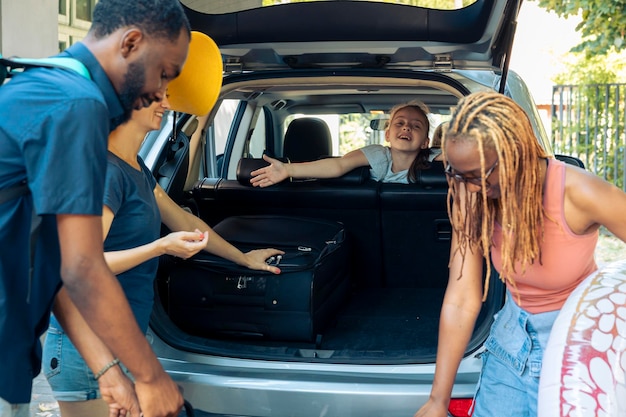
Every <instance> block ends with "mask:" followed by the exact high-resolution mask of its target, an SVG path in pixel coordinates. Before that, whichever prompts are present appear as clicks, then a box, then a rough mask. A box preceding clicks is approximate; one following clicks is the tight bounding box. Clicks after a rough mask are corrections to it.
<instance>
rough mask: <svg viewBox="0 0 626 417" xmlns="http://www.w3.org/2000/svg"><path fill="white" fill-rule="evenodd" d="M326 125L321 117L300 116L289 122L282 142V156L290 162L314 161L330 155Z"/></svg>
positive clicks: (329, 139)
mask: <svg viewBox="0 0 626 417" xmlns="http://www.w3.org/2000/svg"><path fill="white" fill-rule="evenodd" d="M332 149H333V148H332V139H331V136H330V130H329V129H328V125H327V124H326V122H324V121H323V120H321V119H317V118H314V117H302V118H300V119H294V120H292V121H291V123H289V127H287V132H286V133H285V141H284V143H283V157H284V158H289V160H290V161H291V162H305V161H314V160H316V159H320V158H321V157H325V156H330V155H332V152H333V151H332Z"/></svg>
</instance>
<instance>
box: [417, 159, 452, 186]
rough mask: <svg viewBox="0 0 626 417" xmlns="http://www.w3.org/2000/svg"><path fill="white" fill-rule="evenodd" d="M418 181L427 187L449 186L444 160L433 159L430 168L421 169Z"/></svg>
mask: <svg viewBox="0 0 626 417" xmlns="http://www.w3.org/2000/svg"><path fill="white" fill-rule="evenodd" d="M418 182H419V183H420V184H421V185H422V186H423V187H425V188H448V178H447V177H446V174H445V166H444V164H443V162H442V161H432V162H431V163H430V168H427V169H422V170H420V171H419V178H418Z"/></svg>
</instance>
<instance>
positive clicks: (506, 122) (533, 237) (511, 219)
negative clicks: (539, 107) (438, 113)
mask: <svg viewBox="0 0 626 417" xmlns="http://www.w3.org/2000/svg"><path fill="white" fill-rule="evenodd" d="M461 141H473V142H475V143H476V145H477V147H478V151H479V155H480V171H481V177H482V187H481V192H480V193H479V195H472V193H469V192H466V193H464V196H465V199H464V200H465V201H464V203H465V207H466V210H465V211H464V212H463V211H462V210H461V209H460V207H461V204H460V195H461V194H460V193H459V186H460V183H459V182H458V181H456V180H454V179H448V184H449V188H448V216H449V217H450V221H451V222H452V227H453V231H454V233H455V234H456V237H457V238H458V242H459V249H458V250H460V251H461V255H462V257H463V259H464V258H465V253H466V251H467V248H468V246H469V245H470V244H475V245H477V246H478V247H479V249H480V250H482V254H483V257H484V258H485V261H486V264H487V275H486V279H485V284H484V290H483V291H484V292H483V301H484V300H485V299H486V297H487V290H488V288H489V278H490V276H491V262H490V255H489V251H490V249H491V247H492V246H493V230H494V222H495V219H496V216H497V215H498V214H499V215H500V218H501V221H502V269H501V271H500V275H501V277H500V278H501V279H502V280H503V281H505V282H509V283H510V284H512V285H513V286H515V282H514V280H513V279H512V278H511V273H512V272H517V271H516V270H515V267H516V265H518V264H519V266H520V267H521V271H520V272H521V273H524V272H525V271H526V268H527V267H528V265H530V264H532V263H534V262H541V252H540V243H541V240H542V239H543V222H544V215H545V212H544V208H543V203H542V201H543V183H542V181H543V178H542V177H541V175H540V172H541V169H540V168H541V164H544V166H545V164H546V161H545V158H548V154H547V153H546V152H545V151H544V149H543V148H542V147H541V146H540V145H539V141H538V140H537V138H536V137H535V134H534V132H533V129H532V126H531V124H530V120H529V118H528V116H527V114H526V113H525V112H524V110H523V109H522V108H521V107H520V106H519V105H518V104H517V103H515V102H514V101H513V100H512V99H510V98H508V97H506V96H504V95H502V94H499V93H495V92H479V93H474V94H470V95H468V96H466V97H464V98H462V99H461V100H460V101H459V103H458V105H457V106H456V108H454V109H453V112H452V118H451V119H450V122H449V124H448V125H447V126H446V128H445V129H444V136H443V145H442V146H443V156H444V160H445V159H446V153H445V148H446V144H447V143H448V142H450V143H454V142H461ZM487 150H489V151H493V152H495V153H496V155H497V157H498V173H499V174H498V178H499V183H500V197H499V198H498V199H488V198H487V186H486V185H487V184H486V178H485V171H486V168H485V151H487ZM459 278H461V277H459Z"/></svg>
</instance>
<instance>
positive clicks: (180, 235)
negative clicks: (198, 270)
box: [160, 229, 209, 259]
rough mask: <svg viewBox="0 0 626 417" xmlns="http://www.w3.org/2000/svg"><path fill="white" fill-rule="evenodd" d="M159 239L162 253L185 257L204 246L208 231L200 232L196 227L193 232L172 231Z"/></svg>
mask: <svg viewBox="0 0 626 417" xmlns="http://www.w3.org/2000/svg"><path fill="white" fill-rule="evenodd" d="M160 241H161V242H160V243H161V245H162V246H163V248H164V253H166V254H168V255H173V256H177V257H179V258H182V259H187V258H190V257H191V256H193V255H195V254H196V253H198V252H200V251H201V250H202V249H204V248H205V247H206V245H207V242H208V241H209V232H201V231H200V230H198V229H196V230H195V231H193V232H173V233H170V234H169V235H167V236H165V237H163V238H161V239H160Z"/></svg>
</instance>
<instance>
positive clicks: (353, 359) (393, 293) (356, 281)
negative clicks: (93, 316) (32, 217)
mask: <svg viewBox="0 0 626 417" xmlns="http://www.w3.org/2000/svg"><path fill="white" fill-rule="evenodd" d="M441 169H442V167H440V170H439V171H437V169H435V168H434V167H433V172H431V173H429V175H433V176H441V177H440V178H439V177H438V178H439V179H438V180H437V181H439V182H437V181H433V180H430V179H428V178H427V176H426V173H423V177H422V178H421V179H420V181H421V183H422V184H419V185H416V184H406V185H405V184H381V183H377V182H374V181H371V180H364V181H363V182H362V183H359V184H353V183H352V182H351V181H352V180H351V179H350V178H349V177H350V176H349V175H348V176H346V177H344V178H340V179H338V180H336V181H330V182H321V181H310V182H306V183H299V184H291V183H287V184H279V185H277V186H275V187H270V188H267V189H264V190H260V189H256V188H253V187H249V186H246V185H242V184H240V183H238V182H237V181H235V180H225V179H222V180H219V181H204V182H202V181H201V182H200V183H199V184H197V185H196V187H195V188H194V190H193V191H192V192H191V194H190V195H191V199H190V200H189V201H187V202H186V205H187V206H190V207H194V208H195V210H197V214H198V215H199V216H200V217H202V218H203V219H204V220H205V221H206V222H207V223H208V224H210V225H212V227H214V228H216V231H218V232H219V233H220V235H222V236H225V235H224V234H222V230H221V229H220V222H222V224H223V222H224V219H229V218H230V219H232V218H233V217H237V216H239V217H241V216H244V217H245V216H251V215H252V216H272V218H274V217H276V216H277V217H278V218H280V217H281V216H282V217H284V218H292V217H305V218H313V219H319V220H323V221H328V222H337V223H338V224H340V225H341V226H342V227H343V228H345V232H346V242H345V247H346V250H347V251H348V253H349V254H348V256H347V260H346V261H345V262H347V264H348V265H346V266H347V270H349V271H350V273H349V277H347V278H346V280H347V282H348V284H347V287H348V288H347V290H346V291H345V296H344V295H341V296H340V301H339V302H336V303H335V304H336V305H335V306H334V307H333V309H332V312H331V313H330V314H329V317H328V318H327V319H326V320H324V323H323V325H322V326H319V327H316V331H315V334H314V335H313V337H312V338H311V340H294V339H292V338H289V337H275V336H273V335H272V334H263V331H262V330H258V328H259V327H258V326H257V327H251V328H254V329H256V330H255V331H249V332H243V331H220V330H215V328H220V327H221V326H220V325H221V323H217V324H216V323H210V324H212V325H207V324H209V323H207V322H208V321H210V320H215V317H220V318H219V319H218V320H222V321H229V320H231V319H232V317H234V316H235V315H237V316H238V318H237V320H238V321H239V322H241V321H242V320H243V321H246V318H249V320H250V322H251V323H253V322H255V320H256V319H257V316H258V315H260V314H266V312H268V311H270V310H272V309H273V306H272V305H270V304H271V299H265V300H264V299H263V297H264V294H265V291H266V289H265V286H267V287H268V288H269V286H270V285H269V279H271V277H267V282H266V281H263V284H262V285H263V287H264V288H263V291H262V292H261V293H259V294H257V296H260V297H261V299H260V301H259V300H257V301H256V305H255V306H254V307H250V305H249V304H250V301H249V298H250V297H247V296H246V295H245V294H246V292H245V291H243V290H242V291H238V290H237V289H236V285H237V279H239V280H241V279H242V277H243V278H245V279H246V280H248V282H251V280H252V279H253V278H250V277H254V276H255V273H254V272H253V271H250V272H245V271H241V270H239V271H236V272H234V275H231V276H232V277H235V278H228V274H226V275H224V278H222V281H225V283H226V284H227V282H226V281H228V280H230V284H228V285H230V290H228V292H227V294H226V295H225V296H222V300H221V301H218V303H222V304H223V302H224V299H225V298H224V297H228V300H227V304H229V307H228V308H231V309H232V310H231V311H232V315H231V316H232V317H231V316H229V315H228V313H226V315H222V316H215V314H214V311H213V310H214V308H215V301H214V300H215V299H216V295H215V292H216V289H215V288H214V287H211V285H212V284H209V283H208V282H203V281H207V280H214V279H216V278H215V276H213V275H215V274H213V275H212V274H211V273H210V272H209V271H207V270H202V269H195V268H193V267H192V266H191V264H192V261H193V258H192V260H187V261H182V260H179V259H174V258H170V257H166V258H164V259H162V262H161V267H160V270H159V274H158V278H157V281H156V283H157V284H156V286H157V295H156V308H155V310H154V316H153V320H152V322H151V328H152V330H153V331H154V332H155V333H156V334H157V335H158V336H159V337H160V338H162V339H163V340H164V341H165V342H166V343H168V344H170V345H172V346H175V347H177V348H179V349H182V350H186V351H190V352H199V353H205V354H211V355H223V356H227V357H237V358H249V359H268V360H281V361H305V362H307V361H315V362H328V363H352V364H373V363H378V364H392V363H432V362H434V360H435V357H436V349H437V339H438V326H439V314H440V310H441V304H442V300H443V296H444V292H445V287H446V284H447V281H448V267H447V264H448V257H449V247H450V226H449V221H448V219H447V212H446V209H445V199H446V190H447V183H446V181H445V177H443V173H442V172H440V171H441ZM351 174H354V173H351ZM360 174H363V173H362V172H361V173H360ZM360 176H362V175H360ZM368 201H369V202H370V203H371V204H368ZM258 221H259V222H262V221H263V218H262V217H260V218H259V220H258ZM267 235H268V234H267V233H263V236H260V238H262V239H263V240H262V243H259V244H258V245H257V248H263V247H278V248H281V241H284V239H282V238H281V239H278V238H277V239H275V240H274V241H273V240H272V238H271V237H268V236H267ZM226 237H227V238H228V236H226ZM233 243H234V242H233ZM242 250H243V248H242ZM285 272H286V270H283V274H281V275H284V278H283V279H284V280H287V281H289V280H295V279H298V278H293V277H291V275H289V274H286V273H285ZM242 274H243V275H242ZM266 275H269V274H266ZM281 275H278V276H276V277H281ZM217 279H219V277H218V278H217ZM264 279H265V278H264ZM316 279H317V280H319V279H320V278H319V277H314V279H313V280H312V282H311V285H310V286H311V287H315V286H316V285H318V284H317V283H316V281H315V280H316ZM223 284H224V283H223ZM288 284H289V282H286V283H285V282H284V281H283V284H281V285H283V286H284V287H285V288H287V287H286V285H288ZM220 285H222V284H220ZM490 285H491V288H490V290H489V297H488V299H487V300H486V302H485V303H484V306H483V309H482V311H481V313H480V317H479V319H478V321H477V324H476V326H475V330H474V334H473V337H472V341H471V342H470V344H469V346H468V349H467V354H470V353H471V352H473V351H474V350H476V349H478V347H480V345H481V344H482V343H483V342H484V340H485V338H486V335H487V333H488V330H489V327H490V325H491V322H492V318H493V314H494V313H495V312H496V311H497V310H498V309H499V308H500V307H501V305H502V303H503V294H504V290H503V284H502V283H501V282H500V280H499V279H498V276H497V274H496V273H495V271H494V272H493V275H492V277H491V280H490ZM244 287H245V283H244ZM309 289H310V288H307V287H306V286H305V287H304V288H300V289H298V290H297V291H299V292H300V293H297V294H296V293H293V294H287V295H285V298H287V299H293V300H295V299H297V297H301V296H302V295H303V294H301V293H302V292H305V291H309ZM267 291H269V290H267ZM285 291H290V290H289V289H286V290H285ZM333 291H339V289H338V288H337V289H334V290H333ZM306 295H307V294H305V296H306ZM272 297H276V295H272ZM257 298H258V297H257ZM277 299H278V298H277ZM279 300H280V299H279ZM280 302H283V300H280ZM275 303H276V302H274V304H275ZM268 305H269V307H268ZM287 310H289V309H287ZM299 310H300V308H299V306H295V307H294V308H293V309H292V311H282V312H276V311H274V312H273V313H275V314H277V315H276V316H275V318H276V320H283V319H285V318H287V319H289V318H290V317H289V316H290V315H294V316H295V315H296V314H301V313H300V311H299ZM278 313H280V314H278ZM242 317H243V318H242ZM293 323H295V324H292V326H300V325H302V326H306V325H309V324H308V323H303V324H299V323H300V322H297V321H294V322H293ZM203 324H204V325H203ZM251 326H252V325H251ZM226 328H228V326H226ZM207 329H209V330H207ZM210 329H213V330H210ZM291 330H293V332H291V333H296V330H297V331H298V332H299V333H302V332H300V330H302V331H304V330H303V329H291Z"/></svg>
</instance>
